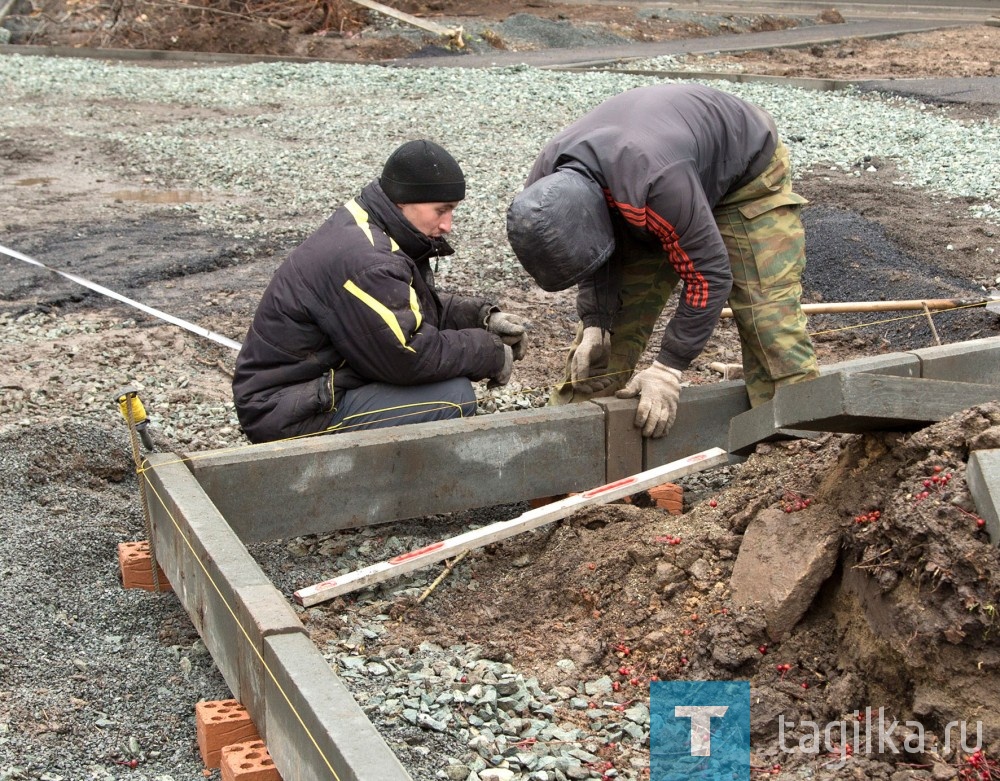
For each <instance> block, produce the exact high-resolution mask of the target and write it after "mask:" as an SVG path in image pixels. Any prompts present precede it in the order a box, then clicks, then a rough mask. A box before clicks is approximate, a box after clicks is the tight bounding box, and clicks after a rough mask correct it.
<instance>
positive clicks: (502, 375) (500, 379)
mask: <svg viewBox="0 0 1000 781" xmlns="http://www.w3.org/2000/svg"><path fill="white" fill-rule="evenodd" d="M513 371H514V351H513V349H512V348H511V346H510V345H509V344H505V345H504V346H503V367H502V368H501V369H500V371H498V372H497V373H496V374H494V375H493V376H492V377H490V381H489V382H488V383H486V387H487V388H499V387H500V386H501V385H506V384H507V383H508V382H510V375H511V372H513Z"/></svg>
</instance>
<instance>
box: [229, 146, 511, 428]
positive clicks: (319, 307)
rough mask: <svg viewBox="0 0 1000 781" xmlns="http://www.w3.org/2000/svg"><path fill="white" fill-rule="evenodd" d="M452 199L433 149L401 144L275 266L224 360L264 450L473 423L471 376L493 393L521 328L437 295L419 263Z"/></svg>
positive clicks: (426, 262)
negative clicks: (294, 440) (326, 437)
mask: <svg viewBox="0 0 1000 781" xmlns="http://www.w3.org/2000/svg"><path fill="white" fill-rule="evenodd" d="M464 197H465V177H464V175H463V173H462V169H461V168H460V167H459V165H458V163H457V162H456V161H455V158H453V157H452V156H451V155H450V154H449V153H448V152H447V151H446V150H445V149H443V148H442V147H440V146H438V145H437V144H435V143H433V142H431V141H427V140H419V141H410V142H408V143H405V144H403V145H402V146H401V147H399V148H398V149H397V150H396V151H394V152H393V153H392V155H390V156H389V159H388V160H387V161H386V163H385V166H384V168H383V169H382V175H381V177H380V178H378V179H376V180H375V181H373V182H371V183H370V184H368V185H367V186H366V187H365V188H364V189H363V190H362V191H361V193H360V194H359V195H358V196H357V197H356V198H354V199H352V200H350V201H348V202H347V203H346V204H344V205H343V206H341V207H340V208H339V209H337V210H336V211H335V212H334V213H333V215H331V217H330V218H329V219H328V220H327V221H326V222H325V223H324V224H323V225H322V226H321V227H320V228H319V229H318V230H316V232H315V233H313V234H312V235H311V236H309V237H308V238H307V239H306V240H305V241H304V242H303V243H302V244H301V245H300V246H298V247H297V248H296V249H295V250H293V251H292V253H291V254H290V255H289V257H288V258H287V259H286V260H285V261H284V263H282V265H281V266H280V267H279V268H278V270H277V271H276V272H275V274H274V277H273V278H272V279H271V282H270V284H269V285H268V286H267V289H266V290H265V291H264V296H263V298H262V299H261V301H260V304H259V305H258V307H257V311H256V313H255V314H254V318H253V322H252V324H251V325H250V329H249V331H248V332H247V336H246V340H245V341H244V342H243V346H242V348H241V350H240V353H239V356H238V357H237V359H236V371H235V374H234V377H233V396H234V400H235V403H236V412H237V415H238V417H239V420H240V424H241V425H242V427H243V431H244V432H245V433H246V435H247V437H248V438H249V439H250V440H251V441H252V442H268V441H273V440H277V439H284V438H288V437H294V436H301V435H305V434H312V433H317V432H323V431H330V432H333V431H346V430H356V429H361V428H380V427H386V426H396V425H401V424H404V423H418V422H424V421H430V420H441V419H445V418H455V417H464V416H468V415H474V414H475V411H476V394H475V390H474V388H473V386H472V382H473V381H476V380H481V379H487V378H489V379H490V380H491V381H492V382H494V383H496V384H500V385H503V384H505V383H506V382H507V381H508V380H509V379H510V374H511V367H512V362H513V361H514V360H516V359H519V358H521V357H523V356H524V351H525V348H526V345H527V343H526V341H525V328H524V325H525V321H524V319H523V318H520V317H518V316H517V315H512V314H508V313H504V312H500V311H499V308H498V307H496V306H494V305H493V304H491V303H490V302H488V301H485V300H483V299H479V298H466V297H461V296H457V295H447V294H444V293H438V292H437V291H436V290H435V287H434V278H433V273H432V270H431V264H430V261H431V258H438V257H441V256H444V255H451V254H452V253H453V252H454V250H453V249H452V248H451V247H450V246H449V245H448V243H447V242H446V241H445V239H444V236H445V235H446V234H447V233H448V232H449V231H450V230H451V225H452V213H453V212H454V210H455V207H456V206H458V204H459V202H460V201H461V200H462V199H463V198H464Z"/></svg>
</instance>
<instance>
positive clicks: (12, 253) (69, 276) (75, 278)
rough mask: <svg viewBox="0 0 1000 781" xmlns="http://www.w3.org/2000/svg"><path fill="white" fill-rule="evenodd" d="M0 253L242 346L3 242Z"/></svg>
mask: <svg viewBox="0 0 1000 781" xmlns="http://www.w3.org/2000/svg"><path fill="white" fill-rule="evenodd" d="M0 253H3V254H4V255H9V256H10V257H12V258H15V259H17V260H23V261H24V262H25V263H30V264H31V265H33V266H38V267H39V268H43V269H45V270H46V271H51V272H52V273H53V274H58V275H59V276H61V277H65V278H66V279H68V280H70V281H71V282H76V283H77V284H78V285H83V286H84V287H87V288H90V289H91V290H94V291H96V292H98V293H100V294H101V295H104V296H107V297H108V298H113V299H115V300H116V301H121V302H122V303H123V304H128V305H129V306H131V307H134V308H136V309H138V310H140V311H142V312H145V313H146V314H150V315H153V317H157V318H159V319H160V320H164V321H166V322H168V323H173V324H174V325H177V326H180V327H181V328H183V329H185V330H187V331H191V332H192V333H195V334H198V335H199V336H204V337H206V338H207V339H211V340H212V341H213V342H216V343H218V344H221V345H222V346H223V347H228V348H229V349H231V350H236V351H239V349H240V347H241V344H240V343H239V342H237V341H234V340H232V339H230V338H228V337H226V336H223V335H222V334H217V333H215V331H209V330H208V329H207V328H202V327H201V326H200V325H195V324H194V323H189V322H188V321H187V320H182V319H181V318H179V317H174V316H173V315H170V314H167V313H166V312H163V311H161V310H159V309H155V308H153V307H151V306H146V305H145V304H140V303H139V302H138V301H133V300H132V299H131V298H127V297H126V296H123V295H121V294H120V293H116V292H115V291H114V290H109V289H108V288H106V287H104V286H103V285H98V284H97V283H96V282H91V281H90V280H89V279H84V278H83V277H81V276H78V275H77V274H73V273H71V272H69V271H60V270H59V269H56V268H52V267H51V266H46V265H45V264H44V263H42V262H41V261H39V260H35V259H34V258H29V257H28V256H27V255H23V254H21V253H20V252H17V251H16V250H12V249H8V248H7V247H5V246H3V245H2V244H0Z"/></svg>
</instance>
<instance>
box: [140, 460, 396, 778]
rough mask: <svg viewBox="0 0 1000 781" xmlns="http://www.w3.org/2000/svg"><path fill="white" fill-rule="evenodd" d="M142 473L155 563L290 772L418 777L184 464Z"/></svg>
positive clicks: (284, 771)
mask: <svg viewBox="0 0 1000 781" xmlns="http://www.w3.org/2000/svg"><path fill="white" fill-rule="evenodd" d="M144 476H145V483H146V485H145V488H144V490H145V491H146V498H147V501H148V504H149V508H150V515H151V518H152V522H153V530H154V531H153V534H154V539H155V547H156V553H157V560H158V561H159V563H160V566H161V567H162V568H163V570H164V572H165V573H166V574H167V577H168V578H169V579H170V582H171V585H174V593H176V595H177V598H178V599H180V601H181V604H182V605H183V606H184V609H185V610H186V611H187V613H188V615H189V616H190V618H191V621H192V623H193V624H194V626H195V628H196V629H197V630H198V633H199V634H200V635H201V637H202V640H203V641H204V643H205V646H206V647H207V648H208V650H209V652H210V653H211V655H212V658H213V660H214V661H215V664H216V666H217V667H218V668H219V670H220V672H221V673H222V675H223V678H225V680H226V683H227V684H228V686H229V688H230V690H231V691H232V693H233V696H234V697H235V698H236V699H238V700H240V702H241V703H242V704H243V705H244V707H246V709H247V711H248V713H249V714H250V717H251V719H252V720H253V722H254V724H255V725H256V726H257V729H258V730H259V731H260V733H261V736H262V737H263V738H264V740H265V742H266V743H267V744H268V750H269V752H270V753H271V755H272V758H273V759H274V761H275V766H276V767H277V769H278V771H279V773H281V775H282V777H283V778H287V779H296V781H298V780H299V779H303V781H312V779H337V778H341V779H343V778H350V779H354V780H356V781H410V776H409V774H408V773H407V772H406V771H405V770H404V769H403V767H402V766H401V765H400V764H399V761H398V760H397V759H396V757H395V755H394V754H393V753H392V751H391V749H390V748H389V747H388V745H387V744H386V743H385V741H384V740H383V738H382V737H381V735H379V733H378V731H377V730H376V729H375V727H374V725H372V724H371V722H369V721H368V719H367V717H366V716H365V715H364V712H363V711H362V710H361V708H360V706H358V705H357V703H355V702H354V699H353V697H351V695H350V694H349V693H348V692H346V689H344V687H343V684H342V682H341V681H340V680H339V679H338V678H337V676H336V674H335V673H334V672H333V670H331V669H330V667H329V665H328V664H327V663H326V661H325V660H324V659H323V657H322V655H321V654H320V653H319V651H318V649H317V648H316V647H315V645H314V644H313V642H312V640H311V639H310V638H309V636H308V634H307V633H306V631H305V627H304V626H303V625H302V622H301V621H299V619H298V617H297V616H296V615H295V613H294V611H293V610H292V608H291V606H290V605H289V604H288V602H287V600H286V599H285V597H284V596H283V595H281V594H280V593H279V592H278V591H277V589H275V587H274V586H273V584H272V583H271V582H270V580H269V579H268V578H267V576H266V575H265V574H264V572H263V571H262V570H261V569H260V567H259V565H258V564H257V562H256V561H255V560H254V559H253V557H252V556H251V555H250V553H249V552H248V551H247V549H246V548H245V547H244V545H243V543H242V542H241V541H240V539H239V538H238V537H237V536H236V534H235V532H233V530H232V529H231V528H230V527H229V525H228V524H227V522H226V519H225V518H224V517H223V516H222V514H221V513H220V512H219V511H218V508H216V507H215V505H214V504H213V503H212V501H211V499H210V498H209V497H208V496H207V494H205V492H204V491H203V490H202V488H201V486H200V485H199V484H198V482H197V480H196V478H195V476H194V475H193V474H192V473H191V472H190V471H189V470H188V469H187V467H186V466H185V464H184V462H183V460H182V459H178V458H177V456H175V455H174V454H169V453H156V454H150V455H149V457H148V468H147V470H146V471H145V472H144ZM175 584H176V585H175ZM193 707H194V705H193V704H192V708H193Z"/></svg>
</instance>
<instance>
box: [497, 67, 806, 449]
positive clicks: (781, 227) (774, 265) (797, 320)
mask: <svg viewBox="0 0 1000 781" xmlns="http://www.w3.org/2000/svg"><path fill="white" fill-rule="evenodd" d="M804 203H806V200H805V199H804V198H802V197H801V196H799V195H797V194H795V193H793V192H792V183H791V170H790V167H789V160H788V150H787V149H786V148H785V145H784V144H783V143H782V142H781V141H780V140H779V138H778V134H777V131H776V129H775V126H774V122H773V120H772V119H771V117H770V116H769V115H768V114H767V113H765V112H764V111H763V110H761V109H759V108H757V107H756V106H753V105H751V104H749V103H746V102H744V101H742V100H740V99H738V98H736V97H734V96H732V95H730V94H728V93H726V92H722V91H719V90H716V89H711V88H709V87H705V86H700V85H696V84H684V85H679V84H662V85H654V86H649V87H640V88H638V89H633V90H629V91H627V92H624V93H621V94H619V95H616V96H615V97H613V98H610V99H609V100H607V101H605V102H604V103H602V104H601V105H599V106H598V107H597V108H595V109H594V110H593V111H591V112H590V113H588V114H586V115H584V116H583V117H582V118H580V119H579V120H577V121H576V122H574V123H573V124H571V125H570V126H569V127H567V128H566V129H565V130H563V131H562V132H561V133H559V134H558V135H557V136H556V137H555V138H553V139H552V140H551V141H550V142H549V143H548V144H547V145H546V146H545V148H544V149H542V151H541V153H540V154H539V156H538V159H537V160H536V161H535V164H534V166H533V167H532V169H531V172H530V174H529V176H528V179H527V182H526V185H525V188H524V190H522V191H521V192H520V193H519V194H518V195H517V196H516V197H515V198H514V200H513V203H512V204H511V205H510V208H509V209H508V212H507V234H508V238H509V240H510V243H511V246H512V247H513V249H514V252H515V254H516V255H517V257H518V259H519V260H520V262H521V264H522V265H523V266H524V268H525V270H526V271H527V272H528V273H529V274H531V276H532V277H533V278H534V279H535V281H536V282H537V283H538V284H539V285H540V286H541V287H542V289H543V290H547V291H556V290H565V289H567V288H569V287H571V286H573V285H577V313H578V315H579V317H580V323H579V324H578V326H577V334H576V339H575V341H574V343H573V345H572V347H571V349H570V352H569V358H568V360H567V366H566V372H565V375H564V377H563V381H562V383H561V384H560V385H559V386H558V387H557V388H556V389H555V391H554V392H553V394H552V396H551V398H550V404H564V403H567V402H571V401H581V400H586V399H589V398H593V397H595V396H608V395H611V394H612V393H615V392H617V395H618V396H619V397H622V398H632V397H636V396H638V397H639V403H638V410H637V415H636V425H637V426H639V427H640V428H642V433H643V435H644V436H647V437H660V436H663V435H664V434H665V433H666V432H667V431H668V430H669V428H670V426H671V425H672V424H673V421H674V417H675V416H676V412H677V401H678V397H679V395H680V383H681V379H682V372H683V371H684V370H685V369H686V368H688V366H689V365H690V363H691V361H692V360H693V359H694V358H695V357H697V356H698V355H699V354H700V353H701V351H702V350H703V349H704V347H705V343H706V342H707V341H708V338H709V336H710V335H711V334H712V331H713V329H714V328H715V326H716V323H718V321H719V315H720V313H721V311H722V308H723V306H724V305H725V304H726V301H727V299H728V301H729V303H730V305H731V306H732V308H733V309H734V315H735V319H736V325H737V328H738V330H739V335H740V343H741V345H742V350H743V369H744V377H745V380H746V386H747V392H748V393H749V396H750V402H751V404H753V405H757V404H760V403H761V402H763V401H766V400H767V399H770V398H771V397H772V396H773V395H774V389H775V387H776V386H778V385H782V384H785V383H792V382H799V381H802V380H807V379H810V378H813V377H816V376H818V375H819V370H818V367H817V363H816V356H815V353H814V351H813V346H812V342H811V340H810V338H809V335H808V333H807V332H806V320H805V316H804V314H803V312H802V307H801V303H800V297H801V294H802V286H801V275H802V269H803V266H804V265H805V233H804V231H803V228H802V222H801V220H800V217H799V209H800V207H801V205H802V204H804ZM678 282H680V283H682V285H683V287H682V291H681V295H680V300H679V303H678V304H677V309H676V311H675V313H674V315H673V317H671V319H670V322H669V323H668V324H667V327H666V333H665V334H664V336H663V342H662V344H661V346H660V350H659V353H658V354H657V356H656V359H655V360H654V361H653V363H652V365H651V366H649V367H648V368H645V369H643V370H642V371H640V372H638V373H637V374H635V376H632V373H633V371H635V369H636V365H637V363H638V361H639V358H640V357H641V355H642V353H643V350H644V349H645V347H646V343H647V341H648V340H649V336H650V334H651V333H652V331H653V327H654V325H655V324H656V321H657V319H658V318H659V316H660V313H661V311H662V310H663V308H664V306H665V305H666V303H667V300H668V299H669V298H670V295H671V293H672V292H673V290H674V288H675V287H676V285H677V283H678Z"/></svg>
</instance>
